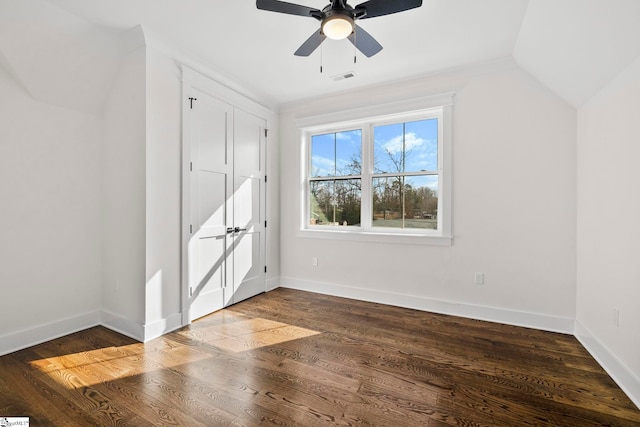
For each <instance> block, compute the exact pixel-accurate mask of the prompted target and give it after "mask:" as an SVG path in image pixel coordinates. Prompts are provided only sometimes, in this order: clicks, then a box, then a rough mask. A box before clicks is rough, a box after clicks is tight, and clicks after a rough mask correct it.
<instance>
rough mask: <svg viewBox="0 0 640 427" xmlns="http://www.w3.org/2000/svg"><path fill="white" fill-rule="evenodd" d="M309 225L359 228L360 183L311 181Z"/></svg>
mask: <svg viewBox="0 0 640 427" xmlns="http://www.w3.org/2000/svg"><path fill="white" fill-rule="evenodd" d="M310 184H311V185H310V193H311V197H310V204H311V205H310V209H309V211H310V213H311V217H310V218H309V223H310V224H311V225H343V226H360V211H361V205H362V202H361V199H362V196H361V185H360V184H361V181H360V180H359V179H341V180H331V181H311V183H310Z"/></svg>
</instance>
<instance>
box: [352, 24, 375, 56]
mask: <svg viewBox="0 0 640 427" xmlns="http://www.w3.org/2000/svg"><path fill="white" fill-rule="evenodd" d="M349 40H350V41H351V43H353V44H354V45H355V46H356V47H357V48H358V50H359V51H360V52H362V53H364V54H365V56H366V57H367V58H371V57H372V56H373V55H375V54H376V53H378V52H380V51H381V50H382V45H381V44H380V43H378V41H377V40H376V39H374V38H373V36H372V35H371V34H369V33H367V32H366V31H365V30H364V29H363V28H362V27H360V26H359V25H356V30H355V32H353V33H351V35H350V36H349Z"/></svg>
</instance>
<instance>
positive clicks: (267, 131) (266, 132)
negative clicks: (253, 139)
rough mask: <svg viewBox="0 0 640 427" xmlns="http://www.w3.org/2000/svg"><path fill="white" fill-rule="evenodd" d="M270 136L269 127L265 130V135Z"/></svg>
mask: <svg viewBox="0 0 640 427" xmlns="http://www.w3.org/2000/svg"><path fill="white" fill-rule="evenodd" d="M268 136H269V129H265V130H264V137H265V138H267V137H268Z"/></svg>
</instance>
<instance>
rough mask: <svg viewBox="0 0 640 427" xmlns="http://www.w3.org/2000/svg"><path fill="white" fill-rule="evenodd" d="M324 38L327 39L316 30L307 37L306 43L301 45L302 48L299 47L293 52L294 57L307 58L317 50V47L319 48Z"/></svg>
mask: <svg viewBox="0 0 640 427" xmlns="http://www.w3.org/2000/svg"><path fill="white" fill-rule="evenodd" d="M326 38H327V36H325V35H324V34H323V33H322V31H320V30H317V31H316V32H314V33H313V34H311V37H309V38H308V39H307V41H305V42H304V43H302V46H300V47H299V48H298V50H296V51H295V53H294V55H296V56H309V55H311V54H312V53H313V51H314V50H316V49H317V48H318V46H320V45H321V44H322V42H323V41H324V40H325V39H326Z"/></svg>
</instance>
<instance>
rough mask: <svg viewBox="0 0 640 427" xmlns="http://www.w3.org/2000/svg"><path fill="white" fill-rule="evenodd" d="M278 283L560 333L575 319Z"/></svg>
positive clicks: (295, 282)
mask: <svg viewBox="0 0 640 427" xmlns="http://www.w3.org/2000/svg"><path fill="white" fill-rule="evenodd" d="M280 286H281V287H283V288H290V289H298V290H301V291H309V292H316V293H320V294H328V295H334V296H338V297H344V298H352V299H357V300H361V301H369V302H375V303H380V304H388V305H394V306H397V307H404V308H412V309H416V310H422V311H429V312H432V313H439V314H448V315H452V316H460V317H466V318H471V319H477V320H486V321H489V322H497V323H504V324H507V325H514V326H523V327H526V328H533V329H540V330H543V331H550V332H560V333H564V334H571V335H573V332H574V324H575V320H574V319H573V318H568V317H560V316H549V315H546V314H539V313H527V312H521V311H515V310H507V309H503V308H497V307H486V306H479V305H471V304H462V303H457V302H452V301H444V300H438V299H433V298H426V297H421V296H416V295H403V294H397V293H392V292H384V291H376V290H372V289H364V288H355V287H351V286H344V285H336V284H332V283H323V282H315V281H310V280H303V279H296V278H293V277H281V278H280Z"/></svg>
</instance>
